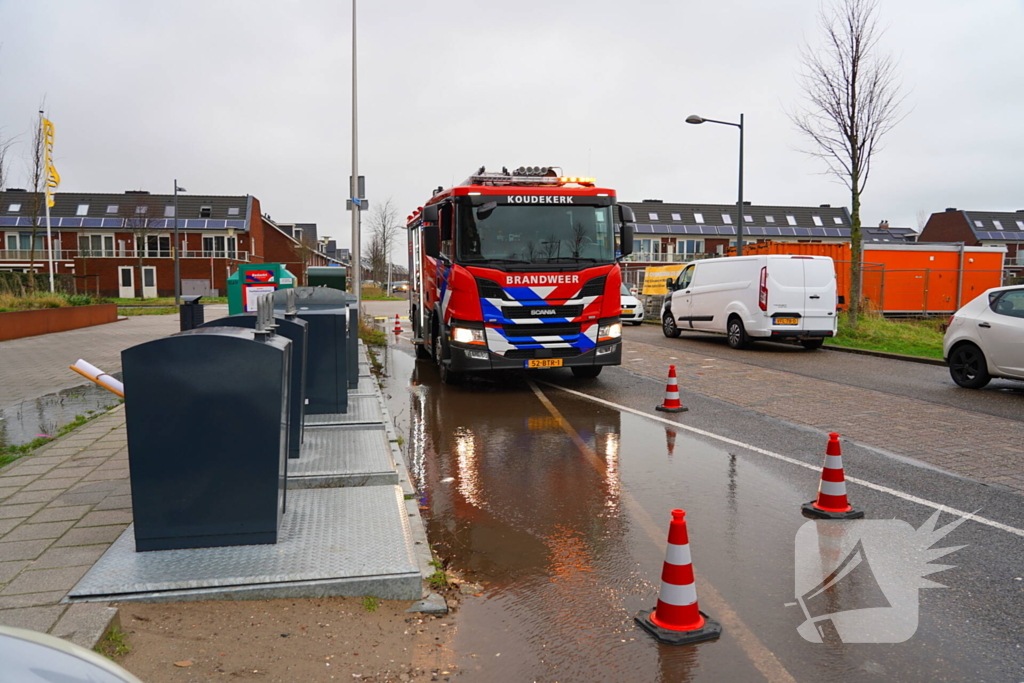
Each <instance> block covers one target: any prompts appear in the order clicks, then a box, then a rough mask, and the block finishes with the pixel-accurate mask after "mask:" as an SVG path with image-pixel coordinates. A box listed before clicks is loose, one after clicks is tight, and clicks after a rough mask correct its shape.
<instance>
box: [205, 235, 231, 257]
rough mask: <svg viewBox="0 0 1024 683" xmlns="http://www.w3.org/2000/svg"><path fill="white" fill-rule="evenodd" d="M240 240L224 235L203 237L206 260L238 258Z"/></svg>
mask: <svg viewBox="0 0 1024 683" xmlns="http://www.w3.org/2000/svg"><path fill="white" fill-rule="evenodd" d="M237 249H238V238H237V237H226V236H224V235H208V236H207V235H204V236H203V257H204V258H232V259H233V258H237V256H238V253H237Z"/></svg>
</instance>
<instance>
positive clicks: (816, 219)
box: [811, 216, 823, 228]
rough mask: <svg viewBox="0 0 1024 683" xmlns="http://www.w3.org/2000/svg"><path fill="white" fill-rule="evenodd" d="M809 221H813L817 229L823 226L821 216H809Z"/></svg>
mask: <svg viewBox="0 0 1024 683" xmlns="http://www.w3.org/2000/svg"><path fill="white" fill-rule="evenodd" d="M811 220H812V221H814V224H815V225H816V226H818V227H819V228H820V227H821V226H822V225H823V223H822V222H821V216H811Z"/></svg>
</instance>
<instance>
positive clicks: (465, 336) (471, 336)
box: [452, 327, 485, 344]
mask: <svg viewBox="0 0 1024 683" xmlns="http://www.w3.org/2000/svg"><path fill="white" fill-rule="evenodd" d="M452 341H456V342H458V343H460V344H483V343H485V342H484V331H483V330H472V329H470V328H468V327H453V328H452Z"/></svg>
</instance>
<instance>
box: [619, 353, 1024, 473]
mask: <svg viewBox="0 0 1024 683" xmlns="http://www.w3.org/2000/svg"><path fill="white" fill-rule="evenodd" d="M672 363H674V364H675V365H676V370H677V372H678V374H679V385H680V387H681V388H684V389H688V390H690V391H695V392H698V393H701V394H705V395H707V396H711V397H714V398H717V399H721V400H723V401H726V402H728V403H732V404H734V405H738V406H741V407H744V408H750V409H751V410H756V411H757V412H759V413H763V414H765V415H770V416H772V417H777V418H779V419H782V420H786V421H787V422H792V423H795V424H801V425H806V426H808V427H813V428H815V429H820V430H822V431H836V432H839V433H841V434H842V435H843V436H844V437H847V438H850V439H853V440H854V441H857V442H859V443H861V444H865V445H867V446H873V447H875V448H880V449H883V450H886V451H889V452H891V453H895V454H897V455H902V456H906V457H909V458H914V459H916V460H920V461H922V462H925V463H928V464H930V465H934V466H936V467H940V468H942V469H945V470H948V471H950V472H953V473H956V474H960V475H963V476H967V477H970V478H972V479H976V480H979V481H983V482H987V483H995V484H1001V485H1003V486H1007V487H1010V488H1013V489H1016V490H1017V491H1024V423H1022V422H1016V421H1014V420H1007V419H1004V418H1000V417H993V416H991V415H985V414H982V413H973V412H970V411H965V410H961V409H958V408H953V407H949V406H944V405H939V404H936V403H931V402H929V401H923V400H919V399H914V398H906V397H902V396H894V395H892V394H887V393H883V392H880V391H872V390H871V389H862V388H859V387H852V386H848V385H845V384H840V383H838V382H830V381H828V380H822V379H817V378H813V377H805V376H803V375H797V374H794V373H791V372H785V371H781V370H772V369H769V368H762V367H759V366H755V365H748V364H746V363H738V362H733V361H726V360H722V359H720V358H705V357H704V356H702V355H699V354H695V353H688V352H685V351H682V350H676V349H671V348H665V347H661V346H655V345H652V344H645V343H643V342H637V341H630V342H629V343H628V344H627V345H626V346H625V353H624V354H623V362H622V364H623V367H624V368H626V369H627V370H630V371H632V372H635V373H638V374H641V375H646V376H649V377H654V378H656V379H664V378H665V377H666V375H667V372H668V366H669V364H672Z"/></svg>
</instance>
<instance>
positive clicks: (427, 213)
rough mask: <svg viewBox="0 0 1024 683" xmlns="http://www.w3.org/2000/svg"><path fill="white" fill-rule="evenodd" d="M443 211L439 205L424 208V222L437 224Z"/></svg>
mask: <svg viewBox="0 0 1024 683" xmlns="http://www.w3.org/2000/svg"><path fill="white" fill-rule="evenodd" d="M440 214H441V211H440V209H439V207H438V206H437V204H431V205H430V206H424V207H423V216H422V218H423V220H424V221H426V222H427V223H437V221H438V220H439V219H440Z"/></svg>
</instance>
